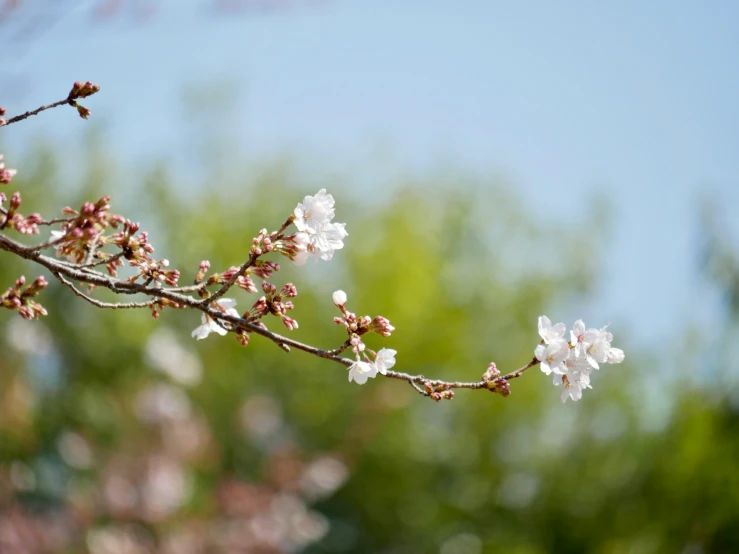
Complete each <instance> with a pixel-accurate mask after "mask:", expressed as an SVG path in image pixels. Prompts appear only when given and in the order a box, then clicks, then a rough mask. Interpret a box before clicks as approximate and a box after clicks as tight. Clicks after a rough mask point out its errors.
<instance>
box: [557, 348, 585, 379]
mask: <svg viewBox="0 0 739 554" xmlns="http://www.w3.org/2000/svg"><path fill="white" fill-rule="evenodd" d="M564 370H565V371H564V372H563V373H566V374H567V375H570V374H573V373H584V374H589V373H590V370H591V367H590V364H588V360H587V359H586V358H585V356H582V355H580V354H578V353H577V351H576V350H575V349H574V348H571V349H570V351H569V353H568V355H567V358H566V359H565V361H564Z"/></svg>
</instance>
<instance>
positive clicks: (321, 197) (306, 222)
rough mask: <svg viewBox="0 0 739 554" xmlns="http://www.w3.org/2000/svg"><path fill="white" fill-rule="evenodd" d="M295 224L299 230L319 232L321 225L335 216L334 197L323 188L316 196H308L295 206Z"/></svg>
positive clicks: (311, 232) (309, 232) (310, 232)
mask: <svg viewBox="0 0 739 554" xmlns="http://www.w3.org/2000/svg"><path fill="white" fill-rule="evenodd" d="M294 213H295V226H296V227H297V228H298V231H305V232H307V233H308V234H314V233H318V231H319V229H320V228H321V226H322V225H323V224H325V223H329V222H330V221H331V220H332V219H333V218H334V197H333V196H331V195H330V194H326V189H321V190H319V191H318V194H316V195H315V196H306V197H305V198H303V203H302V204H298V206H297V208H295V212H294Z"/></svg>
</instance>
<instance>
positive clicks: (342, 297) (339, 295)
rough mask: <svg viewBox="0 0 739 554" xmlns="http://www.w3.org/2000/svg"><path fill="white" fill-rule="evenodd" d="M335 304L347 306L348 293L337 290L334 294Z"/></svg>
mask: <svg viewBox="0 0 739 554" xmlns="http://www.w3.org/2000/svg"><path fill="white" fill-rule="evenodd" d="M333 299H334V304H336V305H337V306H343V305H344V304H346V293H345V292H344V291H343V290H337V291H335V292H334V294H333Z"/></svg>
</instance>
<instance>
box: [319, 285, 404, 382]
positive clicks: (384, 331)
mask: <svg viewBox="0 0 739 554" xmlns="http://www.w3.org/2000/svg"><path fill="white" fill-rule="evenodd" d="M333 301H334V304H335V305H336V307H337V308H339V310H341V313H342V317H335V318H334V322H335V323H336V324H338V325H343V326H344V328H345V329H346V331H347V333H348V335H349V338H348V340H347V343H348V344H349V345H350V346H351V350H352V352H354V354H355V361H354V363H353V364H351V365H350V366H349V381H350V382H351V381H354V382H355V383H357V384H358V385H363V384H364V383H366V382H367V379H374V378H375V377H377V374H378V373H380V374H382V375H387V371H388V370H389V369H390V368H392V367H393V366H394V365H395V355H396V354H397V353H398V352H397V351H395V350H393V349H392V348H382V349H380V350H379V351H378V352H374V351H372V350H369V349H368V348H367V347H366V345H365V344H364V341H362V338H361V337H362V335H364V334H365V333H377V334H378V335H380V336H382V337H389V336H390V335H391V334H392V332H393V331H395V327H393V326H392V325H390V321H388V320H387V319H386V318H384V317H382V316H377V317H375V318H374V319H373V318H371V317H370V316H368V315H365V316H362V317H357V315H356V314H354V313H353V312H350V311H348V310H347V309H346V302H347V296H346V293H345V292H344V291H343V290H337V291H336V292H334V294H333ZM370 356H371V357H370Z"/></svg>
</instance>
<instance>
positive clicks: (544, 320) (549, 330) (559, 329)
mask: <svg viewBox="0 0 739 554" xmlns="http://www.w3.org/2000/svg"><path fill="white" fill-rule="evenodd" d="M566 330H567V327H566V326H565V324H564V323H557V324H556V325H552V321H551V320H550V319H549V318H548V317H547V316H545V315H542V316H539V336H540V337H541V338H542V339H543V340H544V342H545V343H546V344H551V343H552V342H556V341H559V339H561V338H563V337H564V336H565V331H566Z"/></svg>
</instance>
